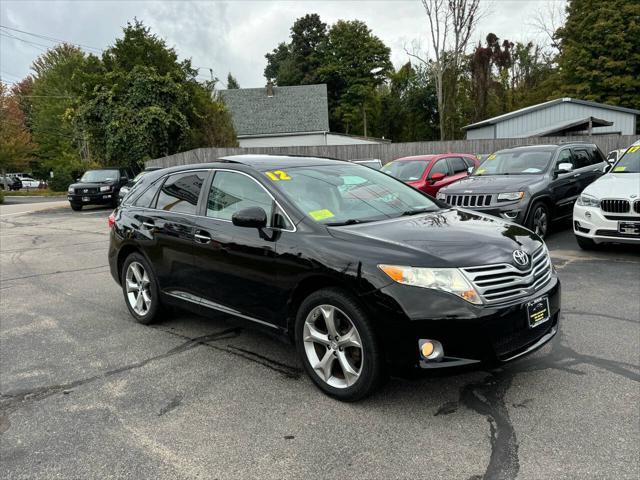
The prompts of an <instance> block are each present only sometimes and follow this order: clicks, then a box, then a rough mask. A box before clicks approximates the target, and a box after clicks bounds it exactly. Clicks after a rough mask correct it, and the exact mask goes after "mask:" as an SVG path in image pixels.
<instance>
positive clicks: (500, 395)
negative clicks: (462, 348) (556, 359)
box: [460, 370, 520, 480]
mask: <svg viewBox="0 0 640 480" xmlns="http://www.w3.org/2000/svg"><path fill="white" fill-rule="evenodd" d="M512 380H513V374H512V373H510V372H508V371H504V370H498V371H495V372H491V373H489V375H488V376H487V377H486V378H485V379H484V381H482V382H481V383H471V384H469V385H466V386H464V387H463V388H462V390H461V392H460V401H461V402H462V403H463V404H464V405H465V406H466V407H467V408H469V409H471V410H473V411H475V412H477V413H479V414H481V415H484V416H485V417H486V418H487V421H488V422H489V428H490V435H491V436H490V441H491V456H490V458H489V465H487V469H486V471H485V473H484V475H483V476H482V477H481V478H483V479H491V480H510V479H515V478H516V476H517V475H518V471H519V470H520V461H519V458H518V440H517V437H516V431H515V429H514V427H513V424H512V423H511V418H510V417H509V411H508V409H507V406H506V404H505V395H506V393H507V391H508V390H509V387H510V386H511V382H512Z"/></svg>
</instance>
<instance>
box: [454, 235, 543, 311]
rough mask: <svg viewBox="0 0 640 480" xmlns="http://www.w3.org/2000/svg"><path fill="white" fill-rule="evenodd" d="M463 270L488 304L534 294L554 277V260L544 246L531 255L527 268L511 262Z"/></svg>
mask: <svg viewBox="0 0 640 480" xmlns="http://www.w3.org/2000/svg"><path fill="white" fill-rule="evenodd" d="M462 271H463V272H464V273H465V275H466V276H467V278H468V279H469V280H470V281H471V283H472V284H473V286H474V287H475V289H476V290H477V291H478V294H479V295H480V297H481V298H482V299H483V300H484V302H485V303H490V304H493V303H503V302H508V301H510V300H515V299H517V298H520V297H524V296H527V295H531V294H533V293H534V292H536V291H538V290H540V289H541V288H542V287H544V286H545V285H546V284H547V283H548V282H549V280H550V279H551V259H550V258H549V252H547V249H546V247H544V246H542V247H540V248H539V249H538V250H536V251H535V252H534V253H533V255H532V256H531V263H530V266H529V268H528V269H527V270H520V269H518V268H517V267H515V266H513V265H511V264H509V263H500V264H495V265H482V266H479V267H466V268H463V269H462Z"/></svg>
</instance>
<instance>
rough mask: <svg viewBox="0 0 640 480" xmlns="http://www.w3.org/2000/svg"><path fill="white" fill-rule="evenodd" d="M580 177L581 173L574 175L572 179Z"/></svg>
mask: <svg viewBox="0 0 640 480" xmlns="http://www.w3.org/2000/svg"><path fill="white" fill-rule="evenodd" d="M580 175H582V174H581V173H576V174H575V175H574V176H573V178H576V177H579V176H580Z"/></svg>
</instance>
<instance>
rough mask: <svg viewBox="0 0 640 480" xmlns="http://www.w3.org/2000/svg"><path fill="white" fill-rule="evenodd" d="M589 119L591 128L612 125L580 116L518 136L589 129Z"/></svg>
mask: <svg viewBox="0 0 640 480" xmlns="http://www.w3.org/2000/svg"><path fill="white" fill-rule="evenodd" d="M589 120H591V127H593V128H596V127H610V126H612V125H613V122H610V121H608V120H603V119H602V118H596V117H593V116H591V117H585V118H580V119H578V120H565V121H563V122H558V123H555V124H553V125H547V126H545V127H543V128H541V129H539V130H535V131H533V132H527V133H526V134H523V135H520V137H544V136H551V135H562V134H567V133H576V132H585V131H587V130H588V129H589ZM516 138H517V137H516Z"/></svg>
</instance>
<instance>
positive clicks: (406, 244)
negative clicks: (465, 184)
mask: <svg viewBox="0 0 640 480" xmlns="http://www.w3.org/2000/svg"><path fill="white" fill-rule="evenodd" d="M329 231H330V233H331V235H333V236H334V237H338V238H342V239H344V240H347V241H350V242H358V243H359V244H361V245H362V246H363V249H364V250H368V251H369V252H376V253H375V255H376V258H377V259H379V263H391V262H402V263H396V264H399V265H410V266H414V267H469V266H476V265H487V264H493V263H511V264H513V263H514V260H513V252H514V250H519V249H520V250H524V251H525V252H527V253H528V254H531V253H533V252H534V251H535V250H537V249H538V248H539V247H540V246H541V245H542V244H543V242H542V240H540V238H539V237H538V236H537V235H536V234H534V233H532V232H531V231H529V230H527V229H525V228H524V227H521V226H520V225H517V224H515V223H511V222H507V221H503V220H500V219H498V218H495V217H491V216H488V215H482V214H478V213H476V212H472V211H470V210H462V209H449V210H441V211H440V212H435V213H428V214H422V215H414V216H407V217H401V218H397V219H391V220H383V221H380V222H371V223H363V224H361V225H357V224H356V225H348V226H344V227H329ZM368 247H371V248H368ZM363 255H366V254H363ZM383 257H384V258H383Z"/></svg>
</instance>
